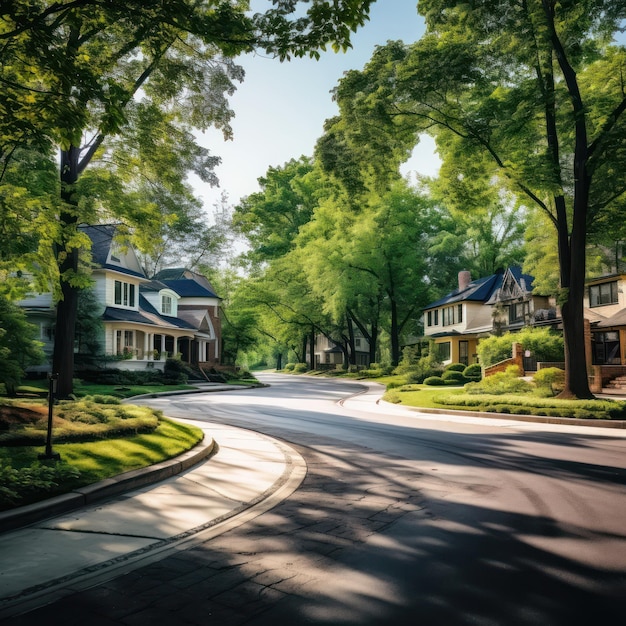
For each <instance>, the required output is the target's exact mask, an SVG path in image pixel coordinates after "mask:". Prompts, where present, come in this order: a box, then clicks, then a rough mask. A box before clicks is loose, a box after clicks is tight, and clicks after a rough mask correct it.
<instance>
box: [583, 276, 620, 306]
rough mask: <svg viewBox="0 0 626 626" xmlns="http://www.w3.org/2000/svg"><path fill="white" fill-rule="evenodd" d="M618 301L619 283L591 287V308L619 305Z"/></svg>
mask: <svg viewBox="0 0 626 626" xmlns="http://www.w3.org/2000/svg"><path fill="white" fill-rule="evenodd" d="M617 301H618V298H617V281H615V280H614V281H613V282H610V283H603V284H601V285H591V286H590V287H589V306H602V305H604V304H617Z"/></svg>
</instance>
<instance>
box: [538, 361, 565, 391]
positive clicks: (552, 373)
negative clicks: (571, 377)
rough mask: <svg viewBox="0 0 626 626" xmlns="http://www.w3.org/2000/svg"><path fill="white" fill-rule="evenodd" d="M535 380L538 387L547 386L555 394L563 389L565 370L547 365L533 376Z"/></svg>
mask: <svg viewBox="0 0 626 626" xmlns="http://www.w3.org/2000/svg"><path fill="white" fill-rule="evenodd" d="M533 382H534V383H535V385H537V387H543V388H546V389H548V390H549V391H550V392H551V393H552V394H554V393H556V392H557V391H561V390H562V389H563V386H564V384H565V371H564V370H562V369H560V368H558V367H545V368H543V369H540V370H539V371H538V372H537V373H536V374H535V375H534V376H533Z"/></svg>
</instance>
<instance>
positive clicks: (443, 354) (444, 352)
mask: <svg viewBox="0 0 626 626" xmlns="http://www.w3.org/2000/svg"><path fill="white" fill-rule="evenodd" d="M437 354H438V355H439V358H440V359H441V360H442V361H449V360H450V342H449V341H446V342H444V343H438V344H437Z"/></svg>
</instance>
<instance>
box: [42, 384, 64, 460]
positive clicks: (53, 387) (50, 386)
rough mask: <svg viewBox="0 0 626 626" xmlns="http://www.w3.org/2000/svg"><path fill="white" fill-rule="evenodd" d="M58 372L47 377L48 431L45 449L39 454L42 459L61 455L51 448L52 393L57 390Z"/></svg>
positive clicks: (53, 458)
mask: <svg viewBox="0 0 626 626" xmlns="http://www.w3.org/2000/svg"><path fill="white" fill-rule="evenodd" d="M58 378H59V375H58V374H50V377H49V378H48V432H47V434H46V451H45V452H44V453H43V454H40V455H39V459H40V460H42V461H49V460H52V461H60V460H61V455H60V454H59V453H58V452H54V451H53V450H52V411H53V408H54V394H55V393H56V390H57V380H58Z"/></svg>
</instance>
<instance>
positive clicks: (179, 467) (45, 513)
mask: <svg viewBox="0 0 626 626" xmlns="http://www.w3.org/2000/svg"><path fill="white" fill-rule="evenodd" d="M214 449H215V441H214V440H213V438H212V437H206V436H205V437H204V438H203V439H202V441H201V442H199V443H197V444H196V445H195V446H194V447H193V448H192V449H191V450H188V451H187V452H183V453H182V454H180V455H178V456H176V457H174V458H172V459H168V460H167V461H162V462H161V463H156V464H154V465H150V466H148V467H142V468H141V469H137V470H131V471H130V472H125V473H123V474H119V475H118V476H114V477H113V478H107V479H105V480H101V481H100V482H97V483H93V484H92V485H86V486H85V487H81V488H80V489H75V490H73V491H71V492H69V493H65V494H62V495H60V496H55V497H53V498H48V499H47V500H42V501H41V502H35V503H33V504H27V505H26V506H21V507H17V508H15V509H11V510H9V511H2V512H0V533H2V532H6V531H8V530H15V529H16V528H21V527H23V526H28V525H30V524H34V523H35V522H40V521H42V520H44V519H48V518H50V517H55V516H56V515H61V514H62V513H67V512H69V511H72V510H74V509H77V508H79V507H81V506H84V505H86V504H91V503H93V502H96V501H98V500H103V499H105V498H109V497H111V496H114V495H118V494H120V493H123V492H125V491H129V490H132V489H137V488H139V487H143V486H145V485H151V484H153V483H157V482H159V481H161V480H164V479H166V478H170V477H171V476H175V475H177V474H181V473H182V472H184V471H186V470H187V469H189V468H190V467H193V466H194V465H196V464H197V463H200V462H201V461H204V460H206V459H207V458H209V457H210V456H211V455H212V454H213V451H214Z"/></svg>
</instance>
